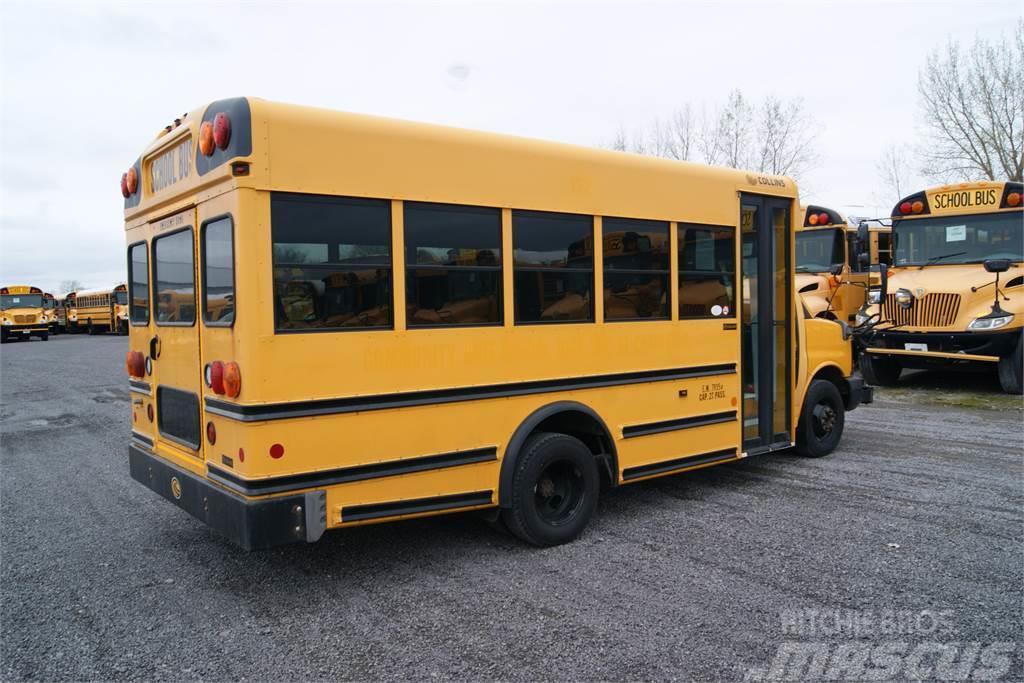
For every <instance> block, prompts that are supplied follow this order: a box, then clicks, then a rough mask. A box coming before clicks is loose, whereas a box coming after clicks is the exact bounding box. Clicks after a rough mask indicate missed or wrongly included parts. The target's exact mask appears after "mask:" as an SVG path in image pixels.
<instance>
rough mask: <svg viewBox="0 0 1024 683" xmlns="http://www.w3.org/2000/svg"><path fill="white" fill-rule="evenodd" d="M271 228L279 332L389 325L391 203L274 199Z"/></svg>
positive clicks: (291, 196)
mask: <svg viewBox="0 0 1024 683" xmlns="http://www.w3.org/2000/svg"><path fill="white" fill-rule="evenodd" d="M270 223H271V234H272V240H273V268H274V320H275V327H276V329H277V330H280V331H322V330H348V329H368V328H390V327H391V324H392V315H391V313H392V311H391V204H390V202H388V201H387V200H382V199H356V198H349V197H328V196H321V195H300V194H283V193H276V194H274V195H272V197H271V200H270Z"/></svg>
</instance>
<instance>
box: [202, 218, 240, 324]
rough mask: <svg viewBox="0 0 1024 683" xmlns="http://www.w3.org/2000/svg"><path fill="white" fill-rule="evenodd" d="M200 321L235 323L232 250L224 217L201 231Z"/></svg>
mask: <svg viewBox="0 0 1024 683" xmlns="http://www.w3.org/2000/svg"><path fill="white" fill-rule="evenodd" d="M203 320H204V321H205V322H206V323H207V324H209V325H230V324H231V323H233V322H234V321H235V247H234V242H233V240H232V238H231V219H230V218H227V217H225V218H219V219H217V220H215V221H213V222H212V223H207V224H206V227H204V228H203Z"/></svg>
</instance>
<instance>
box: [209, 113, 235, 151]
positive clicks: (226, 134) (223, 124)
mask: <svg viewBox="0 0 1024 683" xmlns="http://www.w3.org/2000/svg"><path fill="white" fill-rule="evenodd" d="M213 142H214V144H215V145H217V147H218V148H219V149H227V148H228V143H229V142H231V119H229V118H228V115H227V114H225V113H224V112H220V113H219V114H217V115H216V116H214V117H213Z"/></svg>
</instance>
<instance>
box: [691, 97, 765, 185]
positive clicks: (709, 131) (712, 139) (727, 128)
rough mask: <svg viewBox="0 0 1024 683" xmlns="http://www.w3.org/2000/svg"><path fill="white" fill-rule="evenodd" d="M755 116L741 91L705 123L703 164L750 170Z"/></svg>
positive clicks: (701, 145) (702, 135)
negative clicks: (704, 162)
mask: <svg viewBox="0 0 1024 683" xmlns="http://www.w3.org/2000/svg"><path fill="white" fill-rule="evenodd" d="M753 119H754V115H753V109H752V107H751V106H750V103H749V102H748V101H747V100H746V99H745V98H744V97H743V93H742V92H740V91H739V90H733V91H732V92H731V93H729V99H728V100H727V101H726V103H725V105H724V106H722V107H721V108H720V109H718V111H717V112H716V113H715V114H714V115H713V116H712V118H711V119H710V120H709V119H705V120H704V122H703V126H702V130H701V143H700V147H701V152H702V153H703V155H704V161H706V162H707V163H709V164H720V165H722V166H731V167H732V168H749V167H750V165H751V164H750V160H751V154H750V150H751V147H752V144H751V143H752V140H751V138H752V131H753V128H754V121H753Z"/></svg>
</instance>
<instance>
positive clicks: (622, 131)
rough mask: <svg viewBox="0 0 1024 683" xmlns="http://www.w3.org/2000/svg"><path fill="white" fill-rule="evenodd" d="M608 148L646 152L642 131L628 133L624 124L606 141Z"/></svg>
mask: <svg viewBox="0 0 1024 683" xmlns="http://www.w3.org/2000/svg"><path fill="white" fill-rule="evenodd" d="M608 149H613V150H615V151H616V152H633V153H634V154H647V153H648V151H647V144H646V143H645V142H644V135H643V133H642V132H639V131H637V132H635V133H633V134H632V135H630V133H629V131H627V130H626V127H625V126H619V128H618V130H616V131H615V136H614V137H613V138H612V139H611V142H609V143H608Z"/></svg>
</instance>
